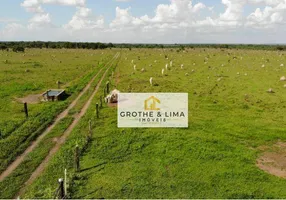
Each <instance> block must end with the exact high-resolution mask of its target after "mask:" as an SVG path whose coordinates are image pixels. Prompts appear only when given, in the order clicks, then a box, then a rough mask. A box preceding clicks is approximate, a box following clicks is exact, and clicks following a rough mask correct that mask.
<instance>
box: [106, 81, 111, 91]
mask: <svg viewBox="0 0 286 200" xmlns="http://www.w3.org/2000/svg"><path fill="white" fill-rule="evenodd" d="M106 92H107V94H109V92H110V91H109V81H108V82H107V83H106Z"/></svg>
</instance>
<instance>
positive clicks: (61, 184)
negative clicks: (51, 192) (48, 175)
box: [58, 178, 65, 199]
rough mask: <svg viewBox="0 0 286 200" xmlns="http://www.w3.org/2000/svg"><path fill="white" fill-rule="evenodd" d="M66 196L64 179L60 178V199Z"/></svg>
mask: <svg viewBox="0 0 286 200" xmlns="http://www.w3.org/2000/svg"><path fill="white" fill-rule="evenodd" d="M64 197H65V190H64V179H62V178H60V179H59V196H58V198H59V199H63V198H64Z"/></svg>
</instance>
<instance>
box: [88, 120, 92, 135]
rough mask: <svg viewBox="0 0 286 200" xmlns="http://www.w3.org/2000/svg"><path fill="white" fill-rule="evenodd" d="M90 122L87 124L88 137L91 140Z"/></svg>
mask: <svg viewBox="0 0 286 200" xmlns="http://www.w3.org/2000/svg"><path fill="white" fill-rule="evenodd" d="M91 128H92V127H91V120H89V124H88V137H89V139H91V136H92V132H91Z"/></svg>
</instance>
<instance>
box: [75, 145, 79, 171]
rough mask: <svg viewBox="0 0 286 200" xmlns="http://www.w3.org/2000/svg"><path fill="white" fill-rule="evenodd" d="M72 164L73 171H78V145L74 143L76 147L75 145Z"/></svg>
mask: <svg viewBox="0 0 286 200" xmlns="http://www.w3.org/2000/svg"><path fill="white" fill-rule="evenodd" d="M74 165H75V171H76V172H78V171H79V169H80V166H79V147H78V145H76V147H75V153H74Z"/></svg>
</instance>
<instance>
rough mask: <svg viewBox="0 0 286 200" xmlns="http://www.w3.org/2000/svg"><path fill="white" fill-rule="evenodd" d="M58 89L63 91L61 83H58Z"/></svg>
mask: <svg viewBox="0 0 286 200" xmlns="http://www.w3.org/2000/svg"><path fill="white" fill-rule="evenodd" d="M57 85H58V89H61V82H60V81H57Z"/></svg>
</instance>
